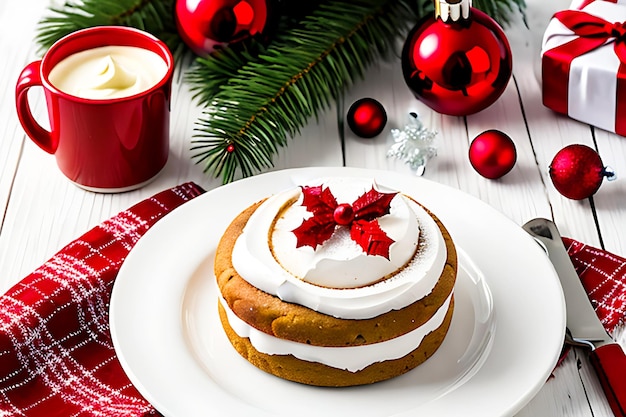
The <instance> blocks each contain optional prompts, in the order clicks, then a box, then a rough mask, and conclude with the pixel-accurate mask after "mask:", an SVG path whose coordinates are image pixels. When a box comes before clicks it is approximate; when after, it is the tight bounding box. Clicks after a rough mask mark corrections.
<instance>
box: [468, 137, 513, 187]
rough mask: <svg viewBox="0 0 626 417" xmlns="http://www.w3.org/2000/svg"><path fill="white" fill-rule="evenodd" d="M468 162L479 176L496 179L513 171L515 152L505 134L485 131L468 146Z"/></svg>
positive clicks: (511, 142)
mask: <svg viewBox="0 0 626 417" xmlns="http://www.w3.org/2000/svg"><path fill="white" fill-rule="evenodd" d="M469 160H470V163H471V164H472V167H474V169H475V170H476V172H478V173H479V174H480V175H482V176H483V177H485V178H489V179H496V178H500V177H502V176H504V175H505V174H507V173H508V172H509V171H511V170H512V169H513V167H514V166H515V162H516V161H517V151H516V150H515V144H514V143H513V141H512V140H511V138H510V137H509V136H508V135H507V134H505V133H502V132H500V131H499V130H487V131H485V132H483V133H481V134H479V135H478V136H476V137H475V138H474V140H473V141H472V143H471V144H470V148H469Z"/></svg>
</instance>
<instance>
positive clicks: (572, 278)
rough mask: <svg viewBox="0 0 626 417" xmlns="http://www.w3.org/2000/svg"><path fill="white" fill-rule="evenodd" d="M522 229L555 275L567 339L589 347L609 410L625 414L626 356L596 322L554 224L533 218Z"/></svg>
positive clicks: (619, 414) (625, 415) (625, 416)
mask: <svg viewBox="0 0 626 417" xmlns="http://www.w3.org/2000/svg"><path fill="white" fill-rule="evenodd" d="M522 228H523V229H524V230H525V231H526V232H528V233H529V234H530V235H531V236H532V237H533V238H534V239H535V240H536V241H537V242H538V243H539V244H540V245H541V246H542V247H543V249H544V250H545V252H546V253H547V254H548V258H549V259H550V261H551V262H552V265H553V266H554V269H555V270H556V272H557V275H558V276H559V280H560V282H561V286H562V288H563V294H564V295H565V308H566V313H567V318H566V321H567V331H568V334H569V335H570V336H571V339H572V340H571V341H570V342H573V344H575V345H577V346H587V347H588V348H589V349H590V353H589V359H590V362H591V364H592V366H593V368H594V370H595V371H596V374H597V375H598V379H599V380H600V384H601V385H602V389H603V391H604V393H605V395H606V397H607V400H608V401H609V405H610V406H611V410H612V411H613V413H614V414H615V415H616V416H617V417H626V355H625V354H624V351H623V349H622V348H621V346H620V345H619V344H618V343H616V342H615V341H614V340H613V339H612V338H611V336H610V335H609V334H608V333H607V331H606V330H605V328H604V326H603V325H602V323H601V322H600V319H599V318H598V316H597V314H596V312H595V310H594V308H593V306H592V305H591V301H590V300H589V297H588V296H587V291H585V288H584V287H583V285H582V282H581V281H580V278H579V277H578V274H577V273H576V270H575V269H574V265H573V264H572V261H571V259H570V257H569V255H568V253H567V250H566V249H565V245H564V244H563V241H562V239H561V235H560V233H559V231H558V229H557V227H556V225H555V224H554V223H553V222H552V221H551V220H548V219H543V218H537V219H532V220H530V221H528V222H527V223H526V224H524V225H523V226H522Z"/></svg>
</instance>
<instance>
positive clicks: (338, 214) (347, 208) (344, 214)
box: [333, 203, 354, 226]
mask: <svg viewBox="0 0 626 417" xmlns="http://www.w3.org/2000/svg"><path fill="white" fill-rule="evenodd" d="M333 219H335V222H336V223H337V224H339V225H341V226H345V225H348V224H350V223H352V220H354V210H353V209H352V206H351V205H350V204H346V203H343V204H339V205H338V206H337V208H335V211H334V212H333Z"/></svg>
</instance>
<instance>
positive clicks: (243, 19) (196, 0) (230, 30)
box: [175, 0, 272, 56]
mask: <svg viewBox="0 0 626 417" xmlns="http://www.w3.org/2000/svg"><path fill="white" fill-rule="evenodd" d="M270 1H271V0H176V8H175V18H176V26H177V28H178V33H179V35H180V37H181V38H182V39H183V41H184V42H185V43H186V44H187V46H189V48H191V49H192V50H193V51H194V52H195V53H196V54H197V55H200V56H206V55H208V54H210V53H211V52H213V51H214V50H216V49H220V48H224V47H225V46H227V45H228V44H231V43H235V42H239V41H241V40H243V39H246V38H249V37H251V36H256V35H259V34H262V33H264V31H265V30H266V27H267V25H268V22H269V20H270V16H271V10H270V9H272V7H271V5H270V4H269V3H270Z"/></svg>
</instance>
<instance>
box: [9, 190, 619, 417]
mask: <svg viewBox="0 0 626 417" xmlns="http://www.w3.org/2000/svg"><path fill="white" fill-rule="evenodd" d="M202 193H203V190H202V189H201V188H200V187H198V186H197V185H195V184H193V183H187V184H183V185H180V186H178V187H174V188H172V189H169V190H166V191H163V192H161V193H159V194H157V195H155V196H153V197H151V198H149V199H147V200H144V201H142V202H140V203H139V204H137V205H135V206H133V207H131V208H130V209H128V210H126V211H123V212H121V213H120V214H118V215H116V216H115V217H113V218H111V219H109V220H107V221H106V222H104V223H102V224H101V225H100V226H97V227H95V228H94V229H92V230H90V231H89V232H87V233H86V234H85V235H83V236H82V237H80V238H79V239H77V240H75V241H74V242H72V243H70V244H69V245H68V246H66V247H65V248H63V249H62V250H61V251H60V252H59V253H57V254H56V255H55V256H54V257H52V258H51V259H50V260H49V261H48V262H46V263H45V264H44V265H42V266H41V267H40V268H38V269H37V270H36V271H34V272H33V273H32V274H30V275H28V276H27V277H26V278H24V279H23V280H22V281H21V282H20V283H18V284H17V285H15V286H14V287H13V288H11V289H10V290H9V291H8V292H7V293H6V294H4V295H3V296H2V297H0V416H28V417H31V416H33V417H37V416H45V417H55V416H63V417H68V416H75V417H91V416H94V417H95V416H100V417H118V416H119V417H126V416H158V415H159V413H158V412H157V411H156V410H155V409H154V408H153V407H152V406H151V405H150V404H149V403H148V402H147V401H146V400H145V399H144V398H142V397H141V395H140V394H139V392H138V391H137V390H136V389H135V387H133V385H132V384H131V383H130V381H129V380H128V377H127V376H126V374H125V373H124V371H123V370H122V367H121V365H120V363H119V361H118V360H117V357H116V355H115V351H114V349H113V345H112V343H111V334H110V330H109V314H108V307H109V301H110V296H111V289H112V285H113V282H114V280H115V277H116V276H117V273H118V271H119V268H120V266H121V264H122V262H123V261H124V259H125V258H126V256H127V255H128V253H129V251H130V250H131V249H132V247H133V246H134V244H135V243H136V242H137V241H138V240H139V238H140V237H141V236H143V234H144V233H145V232H146V231H147V230H148V229H149V228H150V227H151V226H152V225H153V224H154V223H156V222H157V221H158V220H159V219H161V218H162V217H163V216H165V215H166V214H167V213H169V212H170V211H172V210H173V209H175V208H176V207H178V206H179V205H181V204H183V203H185V202H186V201H188V200H191V199H192V198H194V197H196V196H198V195H200V194H202ZM565 243H566V246H567V247H568V251H569V254H570V256H571V258H572V261H573V262H574V265H575V267H576V270H577V271H578V273H579V275H580V276H581V280H582V281H583V284H584V285H585V288H586V289H587V291H588V292H589V294H590V298H591V299H592V301H593V303H594V305H595V306H596V309H597V312H598V315H599V316H600V318H601V319H602V320H603V323H604V324H605V326H606V327H607V330H609V331H613V330H614V329H615V327H616V326H618V324H620V323H622V322H623V320H624V316H625V311H626V298H625V297H626V295H625V294H626V288H625V286H626V259H624V258H620V257H617V256H614V255H612V254H610V253H607V252H605V251H602V250H599V249H596V248H593V247H590V246H587V245H583V244H581V243H579V242H576V241H573V240H571V239H565Z"/></svg>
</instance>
